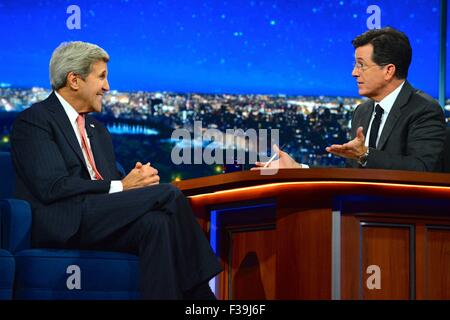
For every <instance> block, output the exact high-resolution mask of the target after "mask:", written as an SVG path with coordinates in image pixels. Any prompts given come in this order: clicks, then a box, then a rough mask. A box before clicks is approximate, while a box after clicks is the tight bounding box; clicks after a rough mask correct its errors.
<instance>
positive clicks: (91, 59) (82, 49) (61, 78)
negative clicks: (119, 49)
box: [50, 41, 109, 90]
mask: <svg viewBox="0 0 450 320" xmlns="http://www.w3.org/2000/svg"><path fill="white" fill-rule="evenodd" d="M100 60H103V61H104V62H108V61H109V55H108V53H106V51H105V50H103V49H102V48H100V47H99V46H97V45H95V44H92V43H88V42H82V41H73V42H63V43H61V44H60V45H59V46H58V48H56V49H55V51H53V54H52V58H51V59H50V83H51V85H52V89H53V90H58V89H61V88H62V87H64V86H65V85H66V81H67V80H66V79H67V75H68V74H69V72H73V73H75V74H78V75H79V76H81V78H83V79H86V77H87V76H88V75H89V73H91V70H92V64H93V63H95V62H97V61H100Z"/></svg>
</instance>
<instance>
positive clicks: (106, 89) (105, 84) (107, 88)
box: [102, 79, 109, 91]
mask: <svg viewBox="0 0 450 320" xmlns="http://www.w3.org/2000/svg"><path fill="white" fill-rule="evenodd" d="M102 89H103V91H109V82H108V79H106V80H105V83H104V84H103V88H102Z"/></svg>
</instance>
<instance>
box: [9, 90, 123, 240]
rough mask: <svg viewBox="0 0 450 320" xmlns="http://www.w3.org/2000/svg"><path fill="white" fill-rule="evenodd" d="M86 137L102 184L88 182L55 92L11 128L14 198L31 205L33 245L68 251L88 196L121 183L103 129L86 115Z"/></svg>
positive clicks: (74, 139)
mask: <svg viewBox="0 0 450 320" xmlns="http://www.w3.org/2000/svg"><path fill="white" fill-rule="evenodd" d="M91 125H93V126H94V127H92V126H91ZM86 132H87V134H88V136H89V139H90V143H91V147H92V152H93V154H94V158H95V162H96V166H97V168H98V169H99V171H100V172H101V174H102V176H103V178H104V180H102V181H93V180H91V179H90V176H89V173H88V171H87V169H86V164H85V160H84V157H83V154H82V151H81V148H80V146H79V144H78V140H77V138H76V136H75V133H74V131H73V127H72V125H71V124H70V122H69V118H68V117H67V115H66V113H65V111H64V109H63V107H62V105H61V103H60V102H59V100H58V98H57V97H56V95H55V94H54V93H52V94H51V95H50V96H49V97H48V98H47V99H45V100H44V101H41V102H39V103H36V104H34V105H32V106H31V107H30V108H28V109H27V110H25V111H23V112H22V113H20V114H19V116H18V117H17V119H16V121H15V122H14V124H13V130H12V135H11V144H12V158H13V163H14V168H15V171H16V176H17V187H16V196H17V197H18V198H20V199H24V200H27V201H29V202H30V203H31V206H32V209H33V225H32V241H33V245H35V246H64V245H65V244H66V243H67V241H68V240H69V239H70V238H71V237H72V236H73V235H74V234H75V233H76V232H77V231H78V228H79V226H80V222H81V214H82V212H83V211H84V209H85V202H84V200H85V198H86V196H88V195H92V194H99V193H108V191H109V188H110V182H111V180H120V179H121V178H122V177H121V174H120V173H119V172H118V171H117V168H116V165H115V163H116V162H115V156H114V150H113V146H112V140H111V136H110V134H109V132H108V131H107V130H106V128H105V127H104V126H103V124H101V123H100V122H98V121H97V120H96V119H95V118H93V117H92V116H89V115H88V116H86Z"/></svg>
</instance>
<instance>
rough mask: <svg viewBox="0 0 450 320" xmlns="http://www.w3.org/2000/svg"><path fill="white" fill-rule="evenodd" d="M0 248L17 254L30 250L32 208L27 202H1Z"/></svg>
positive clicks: (4, 200) (6, 200) (3, 200)
mask: <svg viewBox="0 0 450 320" xmlns="http://www.w3.org/2000/svg"><path fill="white" fill-rule="evenodd" d="M0 220H1V224H0V226H1V229H0V236H1V237H0V247H1V248H3V249H6V250H8V251H10V252H11V253H15V252H17V251H21V250H24V249H29V248H30V245H31V242H30V239H31V238H30V234H31V220H32V216H31V207H30V205H29V203H28V202H27V201H24V200H18V199H1V200H0Z"/></svg>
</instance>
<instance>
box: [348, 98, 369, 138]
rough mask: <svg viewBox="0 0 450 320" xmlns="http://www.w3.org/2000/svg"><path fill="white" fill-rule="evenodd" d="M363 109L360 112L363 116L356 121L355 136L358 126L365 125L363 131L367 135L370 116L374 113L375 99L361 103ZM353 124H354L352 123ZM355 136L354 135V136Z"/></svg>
mask: <svg viewBox="0 0 450 320" xmlns="http://www.w3.org/2000/svg"><path fill="white" fill-rule="evenodd" d="M360 108H362V110H361V112H360V114H361V118H360V120H359V122H357V123H356V126H355V127H354V128H355V137H356V130H357V129H358V127H363V133H364V136H367V129H368V128H369V123H370V118H371V117H372V113H373V101H371V100H370V101H368V102H365V103H364V104H362V105H361V107H360ZM352 126H353V125H352ZM353 138H354V137H353Z"/></svg>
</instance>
